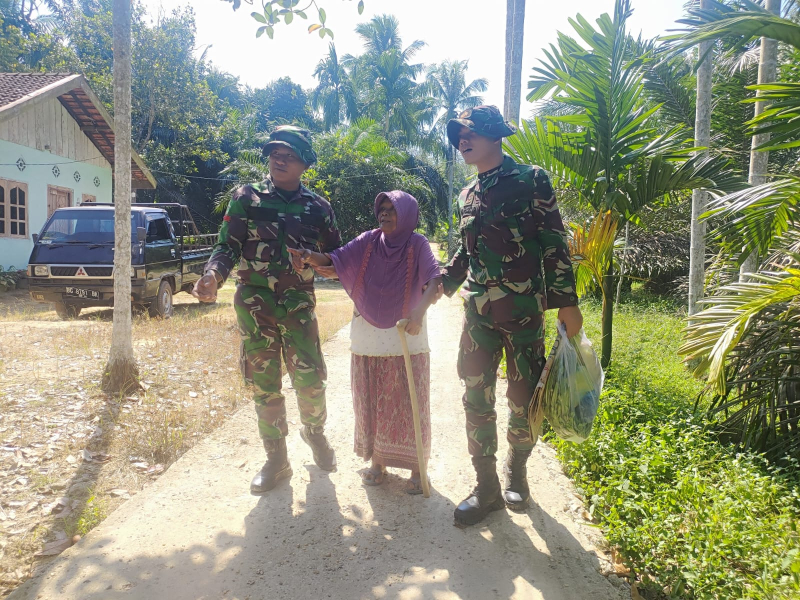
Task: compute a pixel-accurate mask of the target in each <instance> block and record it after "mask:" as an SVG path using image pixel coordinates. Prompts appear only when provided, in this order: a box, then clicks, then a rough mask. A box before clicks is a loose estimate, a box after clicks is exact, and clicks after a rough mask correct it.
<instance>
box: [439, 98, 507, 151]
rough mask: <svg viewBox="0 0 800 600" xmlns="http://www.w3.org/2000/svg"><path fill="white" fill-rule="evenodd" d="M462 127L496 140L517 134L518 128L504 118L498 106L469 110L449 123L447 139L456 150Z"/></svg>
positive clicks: (485, 106) (477, 107)
mask: <svg viewBox="0 0 800 600" xmlns="http://www.w3.org/2000/svg"><path fill="white" fill-rule="evenodd" d="M462 127H466V128H467V129H469V130H471V131H474V132H475V133H477V134H478V135H483V136H485V137H488V138H492V139H495V140H499V139H500V138H502V137H506V136H509V135H514V134H515V133H516V132H517V128H516V127H514V126H513V125H512V124H511V123H509V122H508V121H506V120H505V119H504V118H503V113H501V112H500V110H499V109H498V108H497V107H496V106H488V105H483V106H476V107H475V108H468V109H467V110H465V111H464V112H462V113H461V114H460V115H458V118H457V119H450V121H449V122H448V123H447V139H449V140H450V143H451V144H453V146H455V147H456V148H458V142H459V135H458V134H459V132H460V131H461V128H462Z"/></svg>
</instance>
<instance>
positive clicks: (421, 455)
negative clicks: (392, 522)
mask: <svg viewBox="0 0 800 600" xmlns="http://www.w3.org/2000/svg"><path fill="white" fill-rule="evenodd" d="M407 326H408V319H401V320H400V321H398V322H397V333H398V335H399V336H400V343H401V344H402V345H403V358H404V359H405V362H406V377H407V378H408V392H409V394H410V395H411V412H412V414H413V416H414V437H415V438H416V441H417V462H418V463H419V478H420V483H422V495H423V496H424V497H425V498H430V497H431V490H430V486H429V485H428V468H427V466H426V465H425V450H424V448H423V446H422V424H421V423H420V420H419V401H418V400H417V387H416V386H415V385H414V372H413V371H412V370H411V354H410V352H409V351H408V340H406V327H407Z"/></svg>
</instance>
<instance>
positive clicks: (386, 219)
mask: <svg viewBox="0 0 800 600" xmlns="http://www.w3.org/2000/svg"><path fill="white" fill-rule="evenodd" d="M375 216H376V217H377V219H378V224H379V227H378V229H373V230H372V231H367V232H365V233H362V234H361V235H360V236H358V237H357V238H355V239H354V240H353V241H351V242H350V243H348V244H346V245H345V246H343V247H342V248H339V249H338V250H334V251H333V252H331V253H329V254H320V253H317V252H312V251H310V250H291V252H292V254H293V257H294V260H295V263H296V265H297V266H298V267H300V268H302V263H305V264H309V265H311V266H312V267H314V268H315V269H316V270H317V272H318V273H319V274H321V275H324V276H335V277H338V278H339V280H340V281H341V282H342V285H343V286H344V289H345V291H346V292H347V293H348V295H349V296H350V298H352V299H353V302H354V304H355V310H354V313H353V321H352V324H351V327H350V351H351V352H352V357H351V363H350V364H351V372H350V379H351V384H352V391H353V408H354V410H355V420H356V428H355V444H354V445H355V452H356V454H357V455H358V456H360V457H362V458H363V459H364V460H370V459H371V460H372V466H371V467H370V468H369V469H367V470H365V471H364V472H363V474H362V480H363V482H364V483H365V484H366V485H380V484H381V483H383V482H384V480H385V478H386V467H395V468H399V469H410V470H411V477H410V478H409V480H408V482H407V484H406V491H407V492H408V493H409V494H419V493H421V492H422V487H421V481H420V474H419V465H418V462H417V453H416V445H415V439H414V422H413V418H412V411H411V400H410V397H409V390H408V381H407V378H406V371H405V364H404V362H403V350H402V346H401V344H400V338H399V336H398V333H397V328H396V324H397V322H398V321H399V320H401V319H408V320H409V323H408V325H407V327H406V332H407V333H408V334H410V335H409V337H408V346H409V351H410V353H411V365H412V370H413V372H414V384H415V388H416V392H417V398H418V400H419V412H420V419H421V424H422V440H423V445H424V448H425V459H426V460H427V459H428V457H429V456H430V448H431V419H430V402H429V390H430V361H429V353H430V348H429V347H428V334H427V325H426V319H425V312H426V311H427V309H428V307H429V306H430V305H431V304H432V303H433V302H435V300H436V297H437V292H438V290H439V288H440V285H439V284H440V281H441V278H440V276H439V265H438V263H437V262H436V259H435V258H434V256H433V252H431V248H430V246H429V244H428V240H427V239H425V237H424V236H422V235H419V234H417V233H414V229H415V228H416V227H417V224H418V222H419V206H418V204H417V200H416V199H415V198H414V197H413V196H411V195H409V194H407V193H405V192H401V191H393V192H382V193H381V194H379V195H378V197H377V198H375Z"/></svg>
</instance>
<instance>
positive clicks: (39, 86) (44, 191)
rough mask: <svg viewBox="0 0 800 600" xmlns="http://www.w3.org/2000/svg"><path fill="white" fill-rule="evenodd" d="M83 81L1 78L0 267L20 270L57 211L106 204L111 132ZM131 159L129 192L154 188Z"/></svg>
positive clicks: (57, 76) (50, 76)
mask: <svg viewBox="0 0 800 600" xmlns="http://www.w3.org/2000/svg"><path fill="white" fill-rule="evenodd" d="M113 125H114V123H113V118H112V117H111V116H110V115H109V114H108V111H107V110H106V109H105V107H104V106H103V104H102V103H101V102H100V100H99V98H98V97H97V95H96V94H95V93H94V92H93V91H92V90H91V88H90V87H89V84H88V83H87V82H86V79H85V78H84V77H83V75H75V74H69V73H0V266H2V268H3V269H9V268H11V267H13V268H16V269H25V268H26V267H27V265H28V257H29V256H30V253H31V250H32V249H33V237H32V236H33V234H34V233H39V231H40V230H41V228H42V226H43V225H44V224H45V222H46V221H47V219H48V218H49V217H50V215H51V214H52V213H53V211H55V210H56V209H57V208H62V207H66V206H76V205H78V204H80V203H81V202H104V203H110V202H112V201H113V195H112V190H113V171H114V169H113V165H114V128H113ZM155 186H156V182H155V179H154V178H153V175H152V174H151V173H150V171H149V170H148V169H147V167H145V165H144V162H143V161H142V159H141V157H139V156H138V155H136V154H135V153H134V154H133V156H132V160H131V187H132V190H134V193H135V190H136V189H154V188H155Z"/></svg>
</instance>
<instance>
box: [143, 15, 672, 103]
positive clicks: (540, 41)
mask: <svg viewBox="0 0 800 600" xmlns="http://www.w3.org/2000/svg"><path fill="white" fill-rule="evenodd" d="M317 1H318V3H319V4H320V5H321V6H323V7H324V8H325V11H326V12H327V23H326V24H327V26H328V27H329V28H330V29H332V30H333V32H334V36H335V38H334V42H335V44H336V49H337V52H338V53H339V56H343V55H344V54H348V53H349V54H359V53H361V52H362V46H361V39H360V38H359V37H358V35H357V34H356V33H355V31H354V30H355V26H356V25H357V24H358V23H359V22H362V21H368V20H369V19H370V18H372V17H373V16H375V15H380V14H393V15H395V16H396V17H397V18H398V20H399V22H400V33H401V35H402V38H403V44H404V45H408V44H409V43H411V42H412V41H414V40H423V41H424V42H426V44H427V45H426V47H425V48H424V49H423V50H422V51H421V52H420V53H419V54H418V55H417V56H416V60H417V61H418V62H421V63H424V64H433V63H438V62H441V61H443V60H445V59H458V60H464V59H467V60H469V71H468V74H467V77H468V81H472V80H473V79H476V78H480V77H485V78H486V79H488V81H489V89H488V90H487V92H485V93H484V94H483V97H484V100H485V102H486V103H488V104H495V105H497V106H500V107H501V108H502V105H503V78H504V72H505V71H504V69H505V67H504V60H505V12H506V10H505V8H506V3H505V1H504V0H482V1H480V2H478V1H477V0H365V5H366V9H365V10H364V13H363V14H362V15H360V16H359V14H358V11H357V8H356V7H357V2H356V1H355V0H317ZM142 2H143V4H144V5H145V7H146V8H147V12H148V13H149V14H150V15H151V16H152V17H153V18H157V15H158V14H159V12H163V13H166V14H169V13H170V12H171V11H172V10H173V9H175V8H182V7H185V6H187V5H192V6H193V8H194V11H195V16H196V21H197V38H196V43H197V52H198V53H200V52H203V51H205V50H206V49H207V46H208V45H209V44H210V45H211V47H210V48H208V49H207V50H208V52H207V55H206V56H207V59H208V60H210V61H211V62H213V63H214V64H215V65H216V66H217V68H219V69H221V70H223V71H227V72H229V73H231V74H233V75H235V76H237V77H239V79H240V81H241V82H242V83H243V84H246V85H249V86H251V87H263V86H264V85H265V84H267V83H268V82H270V81H273V80H275V79H278V78H280V77H284V76H288V77H290V78H291V79H292V80H293V81H295V82H297V83H299V84H300V85H302V86H303V87H304V88H312V87H314V86H315V85H316V83H317V82H316V79H315V78H314V76H313V72H314V68H315V66H316V64H317V63H318V62H319V61H320V59H321V58H323V57H324V56H325V55H326V54H327V52H328V44H329V42H330V39H329V38H327V37H326V38H325V39H324V40H322V39H320V37H319V35H318V34H316V33H314V34H309V33H308V29H307V28H308V24H309V23H310V22H312V21H310V20H309V22H305V21H303V20H302V19H295V21H294V22H293V23H291V24H290V25H285V24H281V25H279V26H278V27H277V28H276V31H275V39H273V40H270V39H269V38H268V37H267V36H266V35H264V36H262V37H261V38H258V39H256V37H255V32H256V26H257V23H256V21H255V20H254V19H253V18H252V17H251V16H250V13H251V12H252V11H253V10H254V8H253V6H252V5H249V4H247V0H244V1H243V2H242V7H241V8H240V9H239V10H238V11H236V12H234V11H233V9H232V5H231V4H230V3H229V2H223V1H222V0H200V1H199V2H197V1H196V2H190V0H142ZM255 2H256V5H257V6H259V7H260V4H261V2H260V0H255ZM684 3H685V0H633V2H632V5H633V9H634V13H633V16H632V17H631V19H630V20H629V30H630V32H631V33H633V34H634V35H638V34H639V33H640V32H641V33H642V34H643V35H644V36H645V37H648V38H649V37H655V36H657V35H661V34H664V33H665V32H666V31H667V30H668V29H674V28H675V27H679V26H678V25H676V24H675V20H676V19H679V18H680V17H681V16H682V14H683V5H684ZM613 9H614V0H529V1H528V2H527V5H526V14H525V48H524V52H523V65H522V79H523V87H522V89H523V95H524V93H525V90H526V88H527V83H526V82H527V79H528V78H529V76H530V74H531V69H532V68H533V67H534V66H535V65H536V64H537V63H538V60H539V59H541V58H543V57H544V54H543V53H542V48H546V47H548V46H549V44H551V43H554V42H555V41H556V36H557V32H558V31H561V32H564V33H568V34H571V33H572V27H571V26H570V24H569V21H568V19H569V18H571V17H574V16H575V15H576V14H578V13H580V14H582V15H583V16H584V17H585V18H586V19H588V20H589V21H590V22H592V23H593V22H594V21H595V19H596V18H597V17H599V16H600V15H601V14H602V13H604V12H608V13H612V12H613ZM309 15H310V13H309ZM313 22H316V21H313ZM526 105H527V102H526V101H525V100H524V98H523V106H522V111H521V114H522V115H523V116H524V115H526V114H528V112H529V111H528V110H526Z"/></svg>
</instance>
